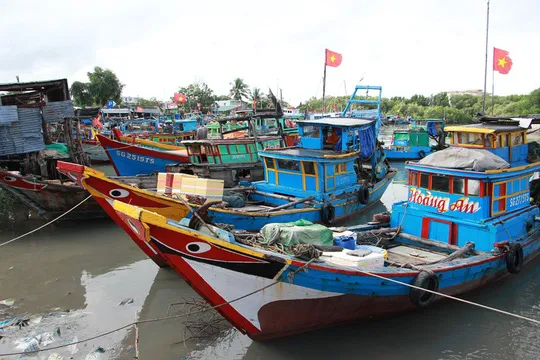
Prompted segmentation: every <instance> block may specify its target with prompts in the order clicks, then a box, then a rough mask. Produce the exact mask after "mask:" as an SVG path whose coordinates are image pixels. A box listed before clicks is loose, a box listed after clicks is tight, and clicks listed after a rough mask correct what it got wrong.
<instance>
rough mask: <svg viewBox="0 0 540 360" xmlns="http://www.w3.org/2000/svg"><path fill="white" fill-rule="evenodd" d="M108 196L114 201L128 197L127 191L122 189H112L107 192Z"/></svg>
mask: <svg viewBox="0 0 540 360" xmlns="http://www.w3.org/2000/svg"><path fill="white" fill-rule="evenodd" d="M109 195H111V197H113V198H115V199H121V198H125V197H127V196H129V191H127V190H124V189H112V190H111V191H109Z"/></svg>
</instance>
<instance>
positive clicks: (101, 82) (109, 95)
mask: <svg viewBox="0 0 540 360" xmlns="http://www.w3.org/2000/svg"><path fill="white" fill-rule="evenodd" d="M87 75H88V79H89V80H90V81H89V82H87V83H82V82H79V81H76V82H74V83H73V84H72V85H71V93H72V94H73V99H74V101H75V103H76V104H77V105H79V106H88V105H97V106H104V105H105V104H106V103H107V101H108V100H113V101H114V102H116V103H117V104H120V103H121V102H122V99H121V96H122V89H123V88H124V84H122V83H120V80H118V77H117V76H116V74H115V73H114V72H112V71H111V70H108V69H105V70H104V69H102V68H100V67H99V66H96V67H94V72H89V73H87Z"/></svg>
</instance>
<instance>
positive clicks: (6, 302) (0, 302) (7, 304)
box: [0, 299, 15, 307]
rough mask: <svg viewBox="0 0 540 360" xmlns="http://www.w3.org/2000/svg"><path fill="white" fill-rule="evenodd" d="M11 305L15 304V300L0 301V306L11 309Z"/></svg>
mask: <svg viewBox="0 0 540 360" xmlns="http://www.w3.org/2000/svg"><path fill="white" fill-rule="evenodd" d="M13 304H15V299H4V300H0V305H5V306H9V307H12V306H13Z"/></svg>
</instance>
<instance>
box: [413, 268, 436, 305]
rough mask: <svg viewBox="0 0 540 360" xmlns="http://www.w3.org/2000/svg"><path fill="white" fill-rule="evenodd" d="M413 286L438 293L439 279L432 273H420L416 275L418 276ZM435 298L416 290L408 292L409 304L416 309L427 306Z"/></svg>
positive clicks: (428, 293) (431, 294)
mask: <svg viewBox="0 0 540 360" xmlns="http://www.w3.org/2000/svg"><path fill="white" fill-rule="evenodd" d="M413 285H414V286H417V287H420V288H423V289H427V290H431V291H438V290H439V277H438V276H437V275H435V274H433V273H430V272H427V271H421V272H420V274H418V276H417V277H416V278H415V279H414V282H413ZM435 296H436V295H435V294H433V293H430V292H425V291H422V290H419V289H416V288H411V291H410V292H409V298H410V299H411V302H412V303H413V304H414V305H416V306H418V307H424V306H428V305H429V304H430V303H431V301H433V299H434V298H435Z"/></svg>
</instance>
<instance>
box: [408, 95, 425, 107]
mask: <svg viewBox="0 0 540 360" xmlns="http://www.w3.org/2000/svg"><path fill="white" fill-rule="evenodd" d="M410 102H412V103H415V104H417V105H420V106H429V98H427V97H425V96H424V95H413V96H411V100H410Z"/></svg>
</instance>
